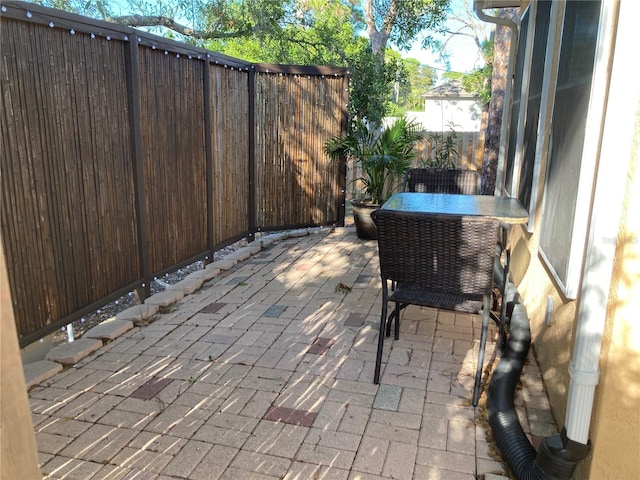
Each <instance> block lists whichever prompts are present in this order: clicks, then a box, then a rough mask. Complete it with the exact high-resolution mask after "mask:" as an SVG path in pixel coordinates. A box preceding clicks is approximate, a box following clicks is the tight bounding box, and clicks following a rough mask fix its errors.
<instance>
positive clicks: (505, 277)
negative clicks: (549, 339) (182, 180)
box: [498, 249, 511, 352]
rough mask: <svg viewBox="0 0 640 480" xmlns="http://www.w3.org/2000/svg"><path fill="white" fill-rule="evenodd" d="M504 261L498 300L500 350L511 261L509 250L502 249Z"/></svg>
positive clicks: (501, 348)
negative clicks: (500, 294)
mask: <svg viewBox="0 0 640 480" xmlns="http://www.w3.org/2000/svg"><path fill="white" fill-rule="evenodd" d="M504 255H505V261H504V269H503V274H502V287H501V289H502V300H501V301H500V323H499V336H498V348H499V349H500V352H502V351H503V350H504V346H505V343H506V340H507V339H506V333H505V322H506V321H507V285H508V284H509V263H510V261H511V251H510V250H509V249H506V250H505V251H504Z"/></svg>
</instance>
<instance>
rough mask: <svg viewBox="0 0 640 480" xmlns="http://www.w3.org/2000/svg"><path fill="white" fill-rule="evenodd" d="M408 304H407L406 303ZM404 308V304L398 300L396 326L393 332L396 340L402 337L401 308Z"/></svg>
mask: <svg viewBox="0 0 640 480" xmlns="http://www.w3.org/2000/svg"><path fill="white" fill-rule="evenodd" d="M405 306H406V305H405ZM401 308H402V306H401V305H400V304H399V303H398V302H396V309H395V312H396V328H395V330H394V332H393V338H394V339H395V340H398V339H399V338H400V309H401Z"/></svg>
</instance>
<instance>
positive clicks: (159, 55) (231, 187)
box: [0, 1, 347, 346]
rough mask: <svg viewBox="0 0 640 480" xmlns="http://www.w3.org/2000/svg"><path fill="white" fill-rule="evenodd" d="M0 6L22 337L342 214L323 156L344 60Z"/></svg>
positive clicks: (6, 175)
mask: <svg viewBox="0 0 640 480" xmlns="http://www.w3.org/2000/svg"><path fill="white" fill-rule="evenodd" d="M2 4H3V7H5V8H3V19H2V23H3V24H2V28H1V29H0V35H1V41H2V47H3V48H2V53H1V56H0V59H1V61H2V73H1V75H2V76H1V77H0V78H1V80H2V85H1V88H2V92H1V93H2V95H1V96H0V102H1V103H0V115H2V117H1V118H2V124H1V125H2V132H1V133H2V136H1V137H2V140H1V142H2V158H1V159H0V161H1V164H0V166H1V168H2V175H0V181H1V182H2V184H1V187H2V191H1V192H0V195H1V196H2V203H1V204H0V220H1V227H2V231H1V235H2V240H3V243H4V245H5V252H6V257H7V268H8V273H9V279H10V284H11V289H12V300H13V302H14V313H15V317H16V326H17V330H18V334H19V336H20V343H21V345H22V346H25V345H27V344H28V343H29V342H31V341H34V340H37V339H38V338H40V337H42V336H45V335H47V334H48V333H50V332H52V331H53V330H55V329H57V328H58V327H59V326H61V325H64V324H66V323H70V322H72V321H74V320H76V319H78V318H80V316H81V315H84V314H85V313H89V312H92V311H95V310H96V309H97V308H99V307H101V306H102V305H104V304H106V303H108V302H110V301H113V300H115V299H117V298H118V297H119V296H120V295H122V294H125V293H129V292H131V291H132V290H134V289H136V290H138V292H139V293H141V294H142V295H143V296H144V295H146V294H148V287H149V283H150V282H151V281H152V277H153V275H159V274H161V273H164V272H168V271H172V270H175V269H177V268H179V266H182V265H185V264H187V263H190V262H192V261H195V259H207V258H210V255H211V254H212V253H213V252H214V251H215V250H216V249H217V248H219V247H222V246H224V245H227V244H229V243H231V242H233V241H235V240H238V239H240V238H245V237H247V238H251V236H252V234H253V233H254V232H255V231H256V230H260V229H286V228H290V227H292V226H311V225H325V224H330V223H334V222H336V221H339V220H340V218H339V217H340V215H344V208H342V210H341V208H340V202H341V200H342V199H343V196H344V195H343V194H344V192H342V191H341V187H342V186H343V182H344V178H340V176H339V174H340V172H341V171H342V170H341V169H342V168H343V165H341V164H339V162H336V164H335V165H334V164H329V163H328V159H326V158H325V157H324V154H323V151H322V150H323V146H324V141H325V140H326V139H327V138H328V137H330V136H333V135H336V134H338V133H344V129H345V128H346V118H345V117H344V116H345V115H346V111H345V110H346V109H345V106H346V101H347V98H346V94H345V91H346V81H347V80H346V77H345V75H346V72H345V71H344V70H343V69H333V68H328V67H287V66H277V67H278V68H280V69H281V71H282V72H284V74H283V75H263V74H255V72H254V68H256V67H255V66H252V65H250V64H247V63H246V62H243V61H241V60H238V59H232V58H230V57H225V56H223V55H220V54H215V53H213V52H207V51H205V50H202V49H199V48H197V47H192V46H190V45H185V44H180V43H178V42H174V41H172V40H168V39H163V38H160V37H156V36H154V35H150V34H147V33H143V32H138V31H136V30H134V29H131V28H128V27H122V26H117V25H113V24H108V23H106V22H100V21H95V20H91V19H87V18H84V17H79V16H77V15H73V14H69V13H65V12H59V11H56V10H52V9H48V8H45V7H41V6H39V5H35V4H29V7H28V8H29V13H30V15H26V14H25V12H26V10H25V4H23V3H21V2H7V1H3V2H2ZM300 68H302V70H305V71H308V73H309V74H308V75H307V74H305V75H296V74H290V73H291V71H298V70H300ZM287 72H289V73H287ZM326 72H331V75H325V73H326ZM254 79H255V80H256V81H255V82H254ZM254 94H255V96H252V95H254ZM342 218H343V217H342Z"/></svg>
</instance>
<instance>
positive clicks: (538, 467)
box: [487, 304, 588, 480]
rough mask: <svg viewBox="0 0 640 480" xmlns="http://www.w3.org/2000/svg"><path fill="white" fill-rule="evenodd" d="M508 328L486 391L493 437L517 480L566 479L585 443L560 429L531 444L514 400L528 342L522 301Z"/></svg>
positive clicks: (581, 457)
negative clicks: (534, 446)
mask: <svg viewBox="0 0 640 480" xmlns="http://www.w3.org/2000/svg"><path fill="white" fill-rule="evenodd" d="M510 330H511V331H510V334H509V339H508V342H507V345H506V347H505V350H504V352H503V354H502V357H501V358H500V361H499V362H498V365H497V366H496V369H495V371H494V372H493V375H492V377H491V383H490V384H489V388H488V391H487V413H488V416H489V425H490V426H491V430H492V432H493V436H494V439H495V441H496V444H497V446H498V448H499V449H500V451H501V452H502V455H503V457H504V459H505V461H506V462H507V464H508V465H509V468H511V471H512V472H513V474H514V475H515V476H516V478H517V479H518V480H569V479H570V478H571V476H572V475H573V472H574V471H575V468H576V466H577V464H578V462H579V461H580V460H581V459H583V458H584V457H585V456H586V453H587V452H586V448H588V447H586V448H585V446H584V445H581V444H577V443H576V442H573V441H571V440H570V439H569V438H567V435H566V432H565V431H564V430H563V431H562V433H560V434H558V435H553V436H550V437H547V438H545V439H544V440H543V442H542V443H541V445H540V448H539V450H538V452H536V450H535V448H533V445H531V442H530V441H529V439H528V437H527V436H526V434H525V433H524V430H523V429H522V426H521V425H520V420H519V419H518V415H517V413H516V409H515V405H514V402H513V394H514V391H515V389H516V386H517V384H518V381H519V379H520V374H521V373H522V369H523V367H524V363H525V361H526V358H527V354H528V352H529V348H530V346H531V331H530V328H529V319H528V317H527V314H526V311H525V308H524V306H523V305H521V304H516V305H515V306H514V308H513V313H512V314H511V322H510Z"/></svg>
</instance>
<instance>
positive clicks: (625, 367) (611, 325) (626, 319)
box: [585, 109, 640, 479]
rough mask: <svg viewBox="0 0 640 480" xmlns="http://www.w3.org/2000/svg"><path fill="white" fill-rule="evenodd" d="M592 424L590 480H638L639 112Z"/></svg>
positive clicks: (639, 443) (639, 420) (639, 470)
mask: <svg viewBox="0 0 640 480" xmlns="http://www.w3.org/2000/svg"><path fill="white" fill-rule="evenodd" d="M637 118H638V120H637V122H636V134H635V147H634V149H633V155H634V158H633V159H632V161H631V163H630V169H629V172H628V181H627V191H628V195H627V197H626V203H625V208H624V211H623V218H622V226H623V227H622V228H621V231H620V234H619V237H618V244H617V248H616V262H615V265H614V271H613V282H612V288H611V292H610V297H609V304H608V318H607V325H606V330H605V335H604V338H603V346H602V347H603V348H602V356H601V360H600V372H601V373H600V384H599V385H598V388H597V390H596V398H595V403H594V411H595V414H594V416H593V418H592V425H591V442H592V444H593V446H594V448H593V450H592V453H591V455H590V460H591V461H590V462H589V459H587V462H585V463H590V467H591V468H590V478H620V479H624V478H638V476H640V321H639V320H638V316H639V315H640V212H639V211H638V207H639V206H640V168H639V167H638V155H639V154H640V148H639V146H638V144H639V137H640V109H639V110H638V116H637Z"/></svg>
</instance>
